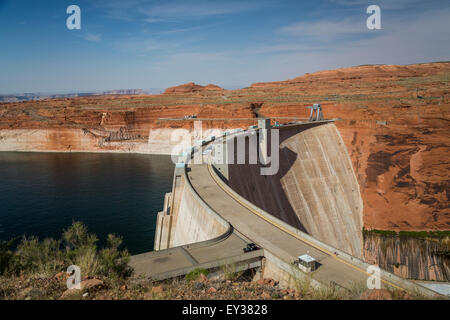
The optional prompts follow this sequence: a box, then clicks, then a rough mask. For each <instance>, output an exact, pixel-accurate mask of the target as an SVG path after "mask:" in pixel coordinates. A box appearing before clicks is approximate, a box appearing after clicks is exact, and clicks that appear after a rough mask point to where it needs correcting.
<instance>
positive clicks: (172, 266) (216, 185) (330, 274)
mask: <svg viewBox="0 0 450 320" xmlns="http://www.w3.org/2000/svg"><path fill="white" fill-rule="evenodd" d="M266 123H267V121H266ZM269 123H270V122H269ZM269 126H270V124H269ZM273 129H278V134H279V150H276V151H279V168H278V171H277V173H276V174H274V175H261V174H260V170H261V169H263V168H264V167H267V166H264V165H261V164H250V163H252V162H251V161H249V160H250V159H249V158H250V157H249V154H251V152H250V151H251V148H253V147H252V143H251V141H255V139H258V138H259V137H261V135H262V134H263V132H264V131H263V130H261V128H260V127H256V126H252V127H249V129H248V130H233V131H232V132H228V133H225V134H223V135H222V136H216V137H209V138H207V139H205V140H204V141H201V143H200V144H199V145H198V146H196V147H193V148H192V149H191V150H190V151H189V152H188V154H187V157H186V159H185V161H184V162H183V163H179V164H177V167H176V169H175V174H174V178H173V188H172V192H171V193H168V194H166V197H165V201H164V207H163V211H161V212H160V213H159V214H158V218H157V219H158V220H157V230H156V234H155V247H154V250H155V251H153V252H149V253H144V254H140V255H136V256H133V257H132V259H131V261H130V264H131V266H132V267H133V268H134V269H135V273H136V274H138V275H143V276H146V277H149V278H153V279H165V278H171V277H177V276H182V275H184V274H187V273H188V272H190V271H192V270H194V269H196V268H206V269H209V270H211V271H212V272H213V273H214V271H217V272H220V269H221V268H222V267H223V265H231V264H233V268H234V270H245V269H250V268H251V269H255V270H257V271H258V274H259V275H260V276H263V277H268V278H273V279H275V280H278V281H280V285H282V286H286V287H290V286H293V285H294V284H295V282H296V281H297V280H298V279H308V280H310V281H311V283H312V284H313V285H315V286H327V287H329V286H334V287H338V288H341V289H343V290H351V288H352V286H353V285H355V284H358V283H363V284H364V285H365V284H366V283H367V278H368V277H369V276H370V275H371V273H369V272H368V270H369V269H368V268H369V266H370V265H369V264H368V263H366V262H364V261H363V260H362V258H361V257H362V247H363V239H362V209H363V208H362V200H361V196H360V192H359V186H358V183H357V181H356V177H355V175H354V172H353V169H352V164H351V161H350V158H349V155H348V154H347V151H346V148H345V146H344V143H343V141H342V138H341V136H340V134H339V132H338V130H337V128H336V127H335V125H334V123H333V121H327V120H323V121H315V122H297V123H292V124H288V125H282V126H280V125H278V126H277V127H274V128H273ZM239 141H241V142H239ZM268 141H269V143H268V144H267V149H270V148H271V147H272V145H271V142H270V141H271V139H268ZM239 143H241V146H242V144H244V145H245V150H246V152H245V161H243V162H244V163H242V159H240V160H239V159H237V158H238V156H237V152H235V151H236V147H237V145H239ZM214 146H222V150H224V155H223V157H226V158H227V159H228V162H224V163H220V162H219V163H211V158H210V156H207V157H205V158H207V159H209V161H206V162H203V163H200V164H198V163H196V162H195V161H194V159H195V157H196V156H201V155H205V154H208V151H209V150H211V149H212V148H213V147H214ZM260 151H261V150H259V152H260ZM271 156H273V150H272V152H271ZM230 160H231V161H230ZM227 163H228V164H227ZM248 243H255V244H256V245H257V247H258V250H255V251H252V252H247V253H245V252H243V250H242V249H243V248H244V247H245V246H246V245H247V244H248ZM303 254H308V255H310V256H312V257H314V259H316V261H317V265H318V267H317V270H315V271H313V272H310V273H308V272H303V271H302V270H300V269H299V268H298V267H294V265H293V264H292V262H293V261H294V260H296V259H297V257H298V256H299V255H303ZM380 278H381V283H382V286H383V287H391V288H396V289H402V290H410V291H419V292H422V293H423V294H426V295H433V294H434V292H433V291H430V290H429V289H426V288H424V287H422V286H420V285H417V284H415V283H413V282H411V281H407V280H405V279H403V278H400V277H398V276H395V275H393V274H391V273H389V272H387V271H384V270H381V273H380Z"/></svg>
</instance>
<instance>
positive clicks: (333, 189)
mask: <svg viewBox="0 0 450 320" xmlns="http://www.w3.org/2000/svg"><path fill="white" fill-rule="evenodd" d="M279 135H280V148H279V152H280V155H279V159H280V160H279V161H280V166H279V170H278V173H277V174H276V175H271V176H270V175H267V176H263V175H261V174H260V165H250V164H229V165H228V185H229V186H230V187H231V188H232V189H233V190H234V191H236V192H237V193H238V194H240V195H241V196H242V197H244V198H245V199H247V200H248V201H250V202H252V203H253V204H254V205H256V206H258V207H260V208H261V209H263V210H265V211H267V212H268V213H270V214H272V215H273V216H275V217H277V218H279V219H281V220H283V221H285V222H286V223H288V224H290V225H292V226H293V227H295V228H298V229H300V230H302V231H304V232H306V233H308V234H309V235H311V236H313V237H315V238H317V239H318V240H321V241H323V242H325V243H327V244H329V245H331V246H333V247H335V248H337V249H340V250H342V251H345V252H347V253H349V254H351V255H353V256H356V257H362V243H363V237H362V226H363V224H362V210H363V204H362V199H361V195H360V191H359V185H358V183H357V180H356V177H355V174H354V172H353V168H352V164H351V160H350V157H349V155H348V153H347V150H346V148H345V145H344V142H343V140H342V138H341V136H340V134H339V132H338V130H337V128H336V126H335V125H334V124H333V123H326V124H310V125H304V126H302V127H298V126H292V127H289V126H287V127H281V128H280V131H279ZM235 145H236V144H235ZM247 149H248V145H247ZM247 163H248V162H247Z"/></svg>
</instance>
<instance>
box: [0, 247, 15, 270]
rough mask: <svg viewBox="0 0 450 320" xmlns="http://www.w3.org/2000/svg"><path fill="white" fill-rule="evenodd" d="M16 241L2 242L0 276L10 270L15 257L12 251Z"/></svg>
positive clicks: (0, 248)
mask: <svg viewBox="0 0 450 320" xmlns="http://www.w3.org/2000/svg"><path fill="white" fill-rule="evenodd" d="M13 243H14V239H13V240H10V241H2V240H0V275H2V274H4V273H6V272H7V271H9V270H10V265H11V261H12V259H13V257H14V254H13V252H12V251H11V248H12V245H13Z"/></svg>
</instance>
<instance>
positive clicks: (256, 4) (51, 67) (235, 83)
mask: <svg viewBox="0 0 450 320" xmlns="http://www.w3.org/2000/svg"><path fill="white" fill-rule="evenodd" d="M71 4H76V5H78V6H79V7H80V8H81V30H68V29H67V28H66V19H67V17H68V16H69V15H68V14H66V8H67V7H68V6H69V5H71ZM371 4H376V5H379V6H380V8H381V19H382V30H368V29H367V28H366V20H367V17H368V16H369V15H368V14H366V8H367V7H368V6H369V5H371ZM0 43H1V50H0V94H8V93H22V92H67V91H96V90H110V89H128V88H142V89H148V88H161V89H162V88H166V87H169V86H173V85H178V84H181V83H185V82H190V81H194V82H196V83H200V84H208V83H214V84H217V85H220V86H223V87H227V88H231V87H245V86H248V85H250V84H251V83H253V82H260V81H276V80H286V79H289V78H294V77H297V76H300V75H302V74H304V73H306V72H315V71H320V70H324V69H334V68H338V67H349V66H354V65H361V64H375V63H386V64H409V63H419V62H430V61H443V60H450V1H442V0H441V1H435V0H427V1H421V0H397V1H396V0H379V1H375V0H374V1H372V0H370V1H363V0H315V1H300V0H296V1H289V0H259V1H248V0H238V1H236V0H222V1H215V0H192V1H191V0H175V1H169V0H164V1H147V0H127V1H125V0H71V1H65V0H53V1H44V0H41V1H36V0H29V1H25V0H0Z"/></svg>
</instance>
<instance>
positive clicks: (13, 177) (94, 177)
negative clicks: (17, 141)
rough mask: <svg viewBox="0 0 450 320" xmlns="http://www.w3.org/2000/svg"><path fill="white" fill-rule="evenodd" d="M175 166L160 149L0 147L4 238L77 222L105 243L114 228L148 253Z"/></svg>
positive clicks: (134, 248) (54, 231) (51, 231)
mask: <svg viewBox="0 0 450 320" xmlns="http://www.w3.org/2000/svg"><path fill="white" fill-rule="evenodd" d="M173 168H174V165H173V163H172V161H171V159H170V156H162V155H140V154H98V153H21V152H0V239H2V240H8V239H10V238H12V237H16V236H21V235H23V234H26V235H27V236H29V235H36V236H38V237H39V238H44V237H54V238H59V237H60V236H61V233H62V230H63V229H65V228H67V227H68V226H69V225H70V224H71V223H72V221H73V220H76V221H81V222H83V223H84V224H86V225H87V226H88V228H89V231H90V232H93V233H96V234H97V236H98V237H99V239H100V240H101V241H100V244H103V243H104V239H105V238H106V235H107V234H108V233H115V234H117V235H121V236H122V237H123V239H124V245H125V247H127V248H128V250H129V251H130V253H132V254H137V253H142V252H145V251H151V250H153V240H154V234H155V227H156V215H157V213H158V212H159V211H162V209H163V203H164V194H165V193H166V192H170V191H171V188H172V177H173Z"/></svg>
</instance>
